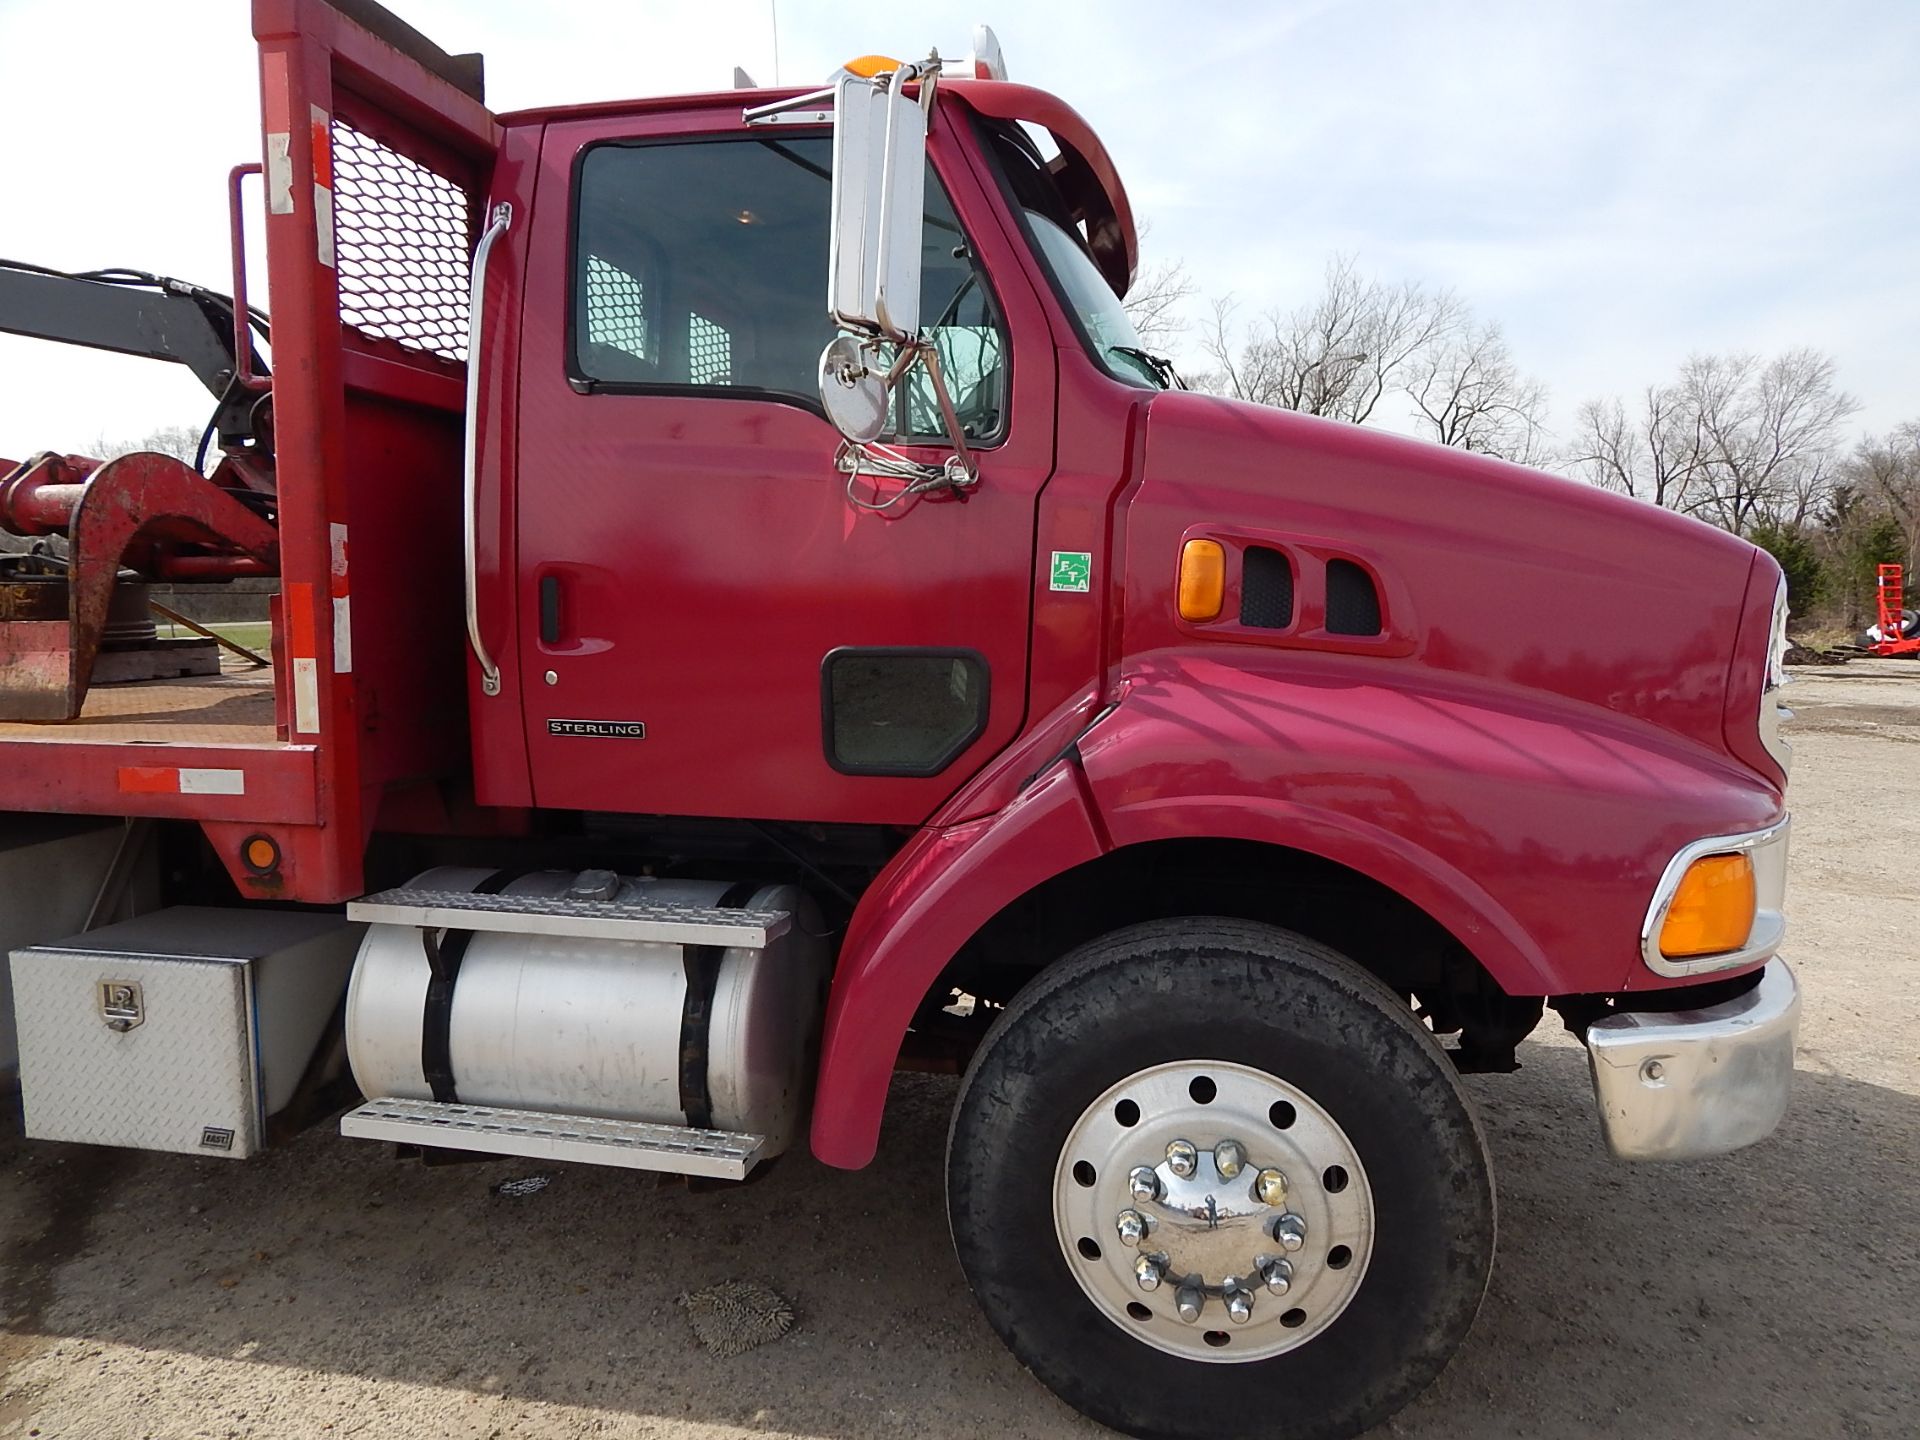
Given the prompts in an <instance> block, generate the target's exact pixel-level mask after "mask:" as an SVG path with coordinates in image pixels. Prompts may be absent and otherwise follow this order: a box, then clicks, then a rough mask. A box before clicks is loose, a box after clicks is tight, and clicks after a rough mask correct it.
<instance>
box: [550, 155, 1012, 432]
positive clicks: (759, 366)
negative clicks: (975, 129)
mask: <svg viewBox="0 0 1920 1440" xmlns="http://www.w3.org/2000/svg"><path fill="white" fill-rule="evenodd" d="M832 155H833V142H832V140H831V139H830V138H829V137H827V136H824V135H818V136H782V137H778V138H775V137H772V136H759V135H754V136H748V137H741V138H737V139H736V138H728V139H719V140H704V141H696V142H690V143H687V142H683V143H658V142H636V143H630V144H629V143H615V144H603V145H596V146H594V147H593V148H591V149H589V150H588V151H587V153H586V155H585V156H584V157H583V158H582V160H581V163H580V167H579V180H578V187H579V194H578V218H577V221H576V225H575V234H574V245H575V254H574V278H573V301H572V304H573V317H572V345H571V349H572V365H573V372H574V374H575V376H576V377H577V378H579V379H582V380H588V381H593V382H597V384H598V386H599V387H603V388H605V389H608V390H614V391H618V390H620V389H623V388H627V387H633V388H636V389H638V388H645V389H655V388H662V387H665V388H688V389H698V390H702V391H706V392H709V393H715V392H724V391H727V390H734V391H745V392H753V393H757V394H762V395H766V394H773V395H779V396H785V397H791V398H793V399H796V400H799V401H800V402H801V403H803V404H805V405H807V406H809V407H810V408H811V407H814V406H817V404H818V397H819V391H818V374H819V362H820V351H821V349H822V348H823V347H824V346H825V345H826V343H827V342H828V341H829V340H831V339H832V338H833V336H834V334H835V331H834V327H833V323H832V322H831V321H830V320H828V319H827V314H826V296H825V291H826V275H827V226H828V204H829V201H830V196H831V183H832V182H831V172H830V170H829V168H828V167H829V166H830V165H831V164H832ZM924 236H925V240H924V251H923V259H922V272H921V307H922V308H921V321H922V324H923V325H924V326H925V327H926V328H927V330H928V331H929V333H931V335H932V336H933V338H934V340H935V343H936V344H937V345H938V346H939V350H940V358H941V360H942V361H943V362H944V365H945V373H946V376H947V381H948V389H949V393H950V394H951V395H952V396H953V399H954V402H955V406H956V408H957V409H958V410H959V412H960V415H961V419H962V423H963V424H964V425H965V427H966V432H967V437H968V438H969V439H970V440H974V441H983V442H984V441H991V440H993V439H996V438H998V436H999V435H1000V434H1001V432H1002V430H1003V428H1004V419H1005V411H1006V404H1007V401H1006V395H1007V347H1006V340H1005V330H1004V327H1003V326H1002V324H1001V322H1000V318H999V312H998V310H997V309H996V307H995V305H994V302H993V297H992V294H991V292H990V291H989V290H988V288H987V285H986V281H985V279H984V277H983V276H982V275H980V273H979V272H978V270H977V268H976V267H975V265H974V262H973V258H972V251H971V249H970V247H969V246H968V244H967V240H966V236H965V234H964V233H963V232H962V231H961V228H960V224H959V221H958V219H957V218H956V217H955V215H954V212H953V206H952V204H951V203H950V202H949V201H948V199H947V195H946V191H945V190H944V189H943V188H942V186H941V185H940V183H939V180H938V178H937V177H936V176H935V175H934V174H933V173H932V171H931V170H929V172H928V175H927V215H926V225H925V229H924ZM894 430H895V433H896V434H897V435H900V436H939V435H941V434H942V433H943V430H944V427H943V425H942V422H941V417H940V410H939V406H938V404H937V403H936V402H935V400H934V396H933V390H932V387H931V386H930V385H929V384H928V383H927V381H926V378H925V375H924V373H916V374H915V376H914V377H913V379H912V380H911V381H910V382H909V383H908V384H906V385H904V386H903V387H902V388H901V390H900V393H899V395H898V398H897V401H896V410H895V416H894Z"/></svg>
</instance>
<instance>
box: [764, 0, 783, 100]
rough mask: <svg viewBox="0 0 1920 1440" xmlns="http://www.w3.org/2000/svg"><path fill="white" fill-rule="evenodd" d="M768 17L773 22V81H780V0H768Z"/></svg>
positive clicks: (776, 83) (777, 82) (775, 82)
mask: <svg viewBox="0 0 1920 1440" xmlns="http://www.w3.org/2000/svg"><path fill="white" fill-rule="evenodd" d="M767 18H768V19H769V20H770V21H772V22H773V83H774V84H775V85H778V84H779V83H780V0H767Z"/></svg>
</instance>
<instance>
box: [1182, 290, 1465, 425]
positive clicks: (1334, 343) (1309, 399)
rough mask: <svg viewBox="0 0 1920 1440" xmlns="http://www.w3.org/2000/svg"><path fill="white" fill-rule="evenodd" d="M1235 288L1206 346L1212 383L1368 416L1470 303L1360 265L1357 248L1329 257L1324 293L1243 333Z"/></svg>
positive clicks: (1341, 415)
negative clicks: (1373, 274) (1371, 273)
mask: <svg viewBox="0 0 1920 1440" xmlns="http://www.w3.org/2000/svg"><path fill="white" fill-rule="evenodd" d="M1235 313H1236V306H1235V304H1234V302H1233V300H1232V298H1231V297H1229V298H1227V299H1225V300H1220V301H1216V302H1215V303H1214V307H1213V319H1212V323H1211V325H1210V327H1209V329H1208V332H1207V335H1206V337H1205V339H1204V340H1203V341H1202V346H1203V348H1204V349H1205V351H1206V353H1207V356H1208V358H1209V359H1210V360H1211V361H1212V362H1213V364H1214V365H1215V367H1217V368H1216V369H1215V370H1214V372H1213V373H1212V375H1211V376H1210V377H1209V379H1210V382H1211V387H1212V388H1216V389H1219V390H1221V391H1222V392H1224V393H1226V394H1230V395H1233V396H1235V397H1237V398H1239V399H1242V400H1251V401H1254V402H1255V403H1257V404H1262V405H1277V406H1280V407H1282V408H1284V409H1288V410H1303V411H1305V412H1307V413H1308V414H1311V415H1325V416H1329V417H1331V418H1333V419H1338V420H1348V421H1351V422H1353V423H1354V424H1356V425H1358V424H1364V423H1366V421H1368V420H1369V419H1371V418H1372V416H1373V413H1374V411H1375V409H1376V407H1378V405H1379V404H1380V401H1381V399H1382V398H1383V397H1384V396H1385V395H1386V394H1387V393H1388V391H1389V390H1391V389H1393V388H1394V387H1395V386H1396V385H1397V384H1399V383H1400V381H1401V378H1402V376H1403V375H1404V374H1405V372H1406V370H1407V368H1408V366H1409V365H1410V364H1412V363H1413V362H1415V361H1416V360H1417V359H1418V357H1420V356H1422V355H1425V354H1427V353H1429V352H1431V351H1432V350H1434V349H1435V348H1436V347H1438V346H1440V345H1442V344H1444V343H1445V342H1447V341H1449V340H1450V339H1452V338H1453V337H1454V336H1456V335H1457V334H1458V333H1459V332H1460V331H1461V330H1462V328H1463V327H1464V324H1465V320H1466V309H1465V307H1464V306H1463V305H1462V304H1461V303H1460V300H1459V298H1458V297H1457V296H1456V295H1454V293H1453V292H1452V291H1450V290H1440V291H1435V290H1429V289H1427V288H1426V287H1425V286H1424V285H1421V284H1420V283H1419V282H1418V281H1400V282H1397V283H1388V282H1385V281H1380V280H1374V279H1371V278H1369V277H1367V276H1364V275H1362V274H1360V272H1359V271H1358V270H1357V269H1356V268H1355V266H1354V263H1353V260H1352V258H1351V257H1349V256H1336V257H1335V258H1334V259H1333V260H1332V261H1330V262H1329V263H1328V265H1327V272H1326V280H1325V284H1324V286H1323V287H1322V290H1321V293H1320V296H1319V298H1318V299H1316V300H1315V301H1314V302H1313V303H1312V304H1309V305H1306V306H1303V307H1301V308H1300V309H1298V310H1294V311H1291V312H1284V313H1283V312H1281V311H1279V310H1269V311H1267V312H1265V313H1264V314H1262V315H1260V316H1258V317H1256V318H1255V319H1254V320H1253V321H1252V322H1251V323H1250V324H1249V326H1248V327H1247V332H1246V334H1245V335H1241V334H1240V333H1239V330H1238V327H1237V326H1236V324H1235Z"/></svg>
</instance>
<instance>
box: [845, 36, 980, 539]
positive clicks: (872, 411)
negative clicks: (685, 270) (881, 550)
mask: <svg viewBox="0 0 1920 1440" xmlns="http://www.w3.org/2000/svg"><path fill="white" fill-rule="evenodd" d="M940 67H941V61H940V57H939V55H938V54H934V55H931V56H929V57H928V58H927V60H926V62H925V63H924V64H920V65H900V66H897V67H896V68H895V69H893V70H890V71H886V72H883V73H881V74H878V75H874V76H871V77H867V76H862V75H855V74H851V73H847V72H842V73H841V75H840V77H839V78H838V79H837V80H836V81H835V82H834V86H833V201H832V220H831V227H832V228H831V231H830V234H829V238H828V243H827V314H828V315H829V316H831V317H832V319H833V322H834V323H835V324H836V325H838V326H840V327H841V328H842V329H843V330H847V331H850V332H852V333H850V334H846V335H841V336H839V337H838V338H836V339H835V340H833V341H832V342H831V343H829V344H828V346H827V348H826V350H825V351H824V352H823V353H822V354H821V356H820V403H821V406H822V407H823V408H824V409H825V411H826V414H827V418H828V419H829V420H830V421H831V422H832V423H833V426H834V428H835V429H837V430H838V431H839V432H840V435H841V438H842V439H843V440H844V441H845V443H844V444H843V445H842V446H841V447H840V453H839V456H838V457H837V459H836V464H837V465H838V466H839V468H840V469H841V470H843V471H844V472H845V473H846V475H847V498H848V499H849V500H852V501H853V502H854V503H855V504H857V505H860V506H862V508H865V509H869V510H886V509H890V508H891V507H892V506H894V505H895V504H898V503H899V502H900V501H901V500H904V499H906V498H907V497H908V496H910V495H923V494H926V493H927V492H928V491H930V490H936V489H946V490H966V489H969V488H971V487H972V486H973V485H974V484H975V483H976V482H977V481H978V479H979V472H978V470H977V468H976V466H975V463H974V458H973V455H972V454H971V452H969V450H968V449H967V440H966V435H965V433H964V432H963V430H962V428H961V424H960V419H959V416H958V415H956V414H955V413H954V408H953V401H952V399H951V398H950V397H949V396H948V394H947V386H946V381H945V379H944V378H943V377H942V376H941V373H940V352H939V350H938V349H937V348H936V347H935V346H934V345H933V344H932V343H931V342H929V341H927V340H925V339H923V338H922V337H921V334H920V259H921V257H920V242H921V231H922V229H923V228H924V225H925V220H926V202H927V194H926V192H927V114H928V112H929V111H930V110H931V109H932V107H933V98H934V86H935V84H936V83H937V80H938V77H939V74H940ZM914 80H918V81H919V82H920V95H919V98H918V99H915V100H909V99H908V98H907V96H906V95H905V94H904V93H903V91H904V90H905V87H906V85H907V84H908V83H909V82H911V81H914ZM915 365H923V366H925V367H926V371H927V376H928V379H929V380H930V381H931V383H932V386H933V392H934V395H935V397H936V399H937V400H938V402H939V405H940V413H941V418H942V420H943V421H944V423H945V425H946V430H947V439H948V442H949V443H950V444H951V445H952V446H953V451H954V453H953V454H951V455H949V456H948V457H947V458H946V459H945V461H944V462H942V463H941V464H939V465H928V464H925V463H923V462H921V461H918V460H914V459H910V458H908V457H907V456H905V455H902V454H900V453H899V452H897V451H892V450H889V449H887V447H885V446H883V445H879V444H877V443H876V442H877V441H878V440H879V438H880V436H881V434H882V433H883V432H884V431H885V428H886V422H887V411H888V404H889V400H890V398H891V397H892V395H893V393H894V390H895V387H897V386H898V385H899V383H900V381H901V379H902V377H904V376H905V374H906V373H907V371H908V370H910V369H911V368H912V367H913V366H915ZM862 475H867V476H890V477H893V478H895V479H900V480H904V481H906V482H907V483H906V485H905V487H904V488H903V489H901V490H900V491H898V492H897V493H896V494H895V495H894V496H893V498H892V499H890V500H885V501H881V500H860V499H858V498H856V497H855V495H854V488H853V487H854V482H855V480H857V479H858V478H859V477H860V476H862Z"/></svg>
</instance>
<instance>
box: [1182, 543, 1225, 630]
mask: <svg viewBox="0 0 1920 1440" xmlns="http://www.w3.org/2000/svg"><path fill="white" fill-rule="evenodd" d="M1226 594H1227V552H1226V551H1225V550H1224V549H1222V548H1221V546H1220V542H1219V541H1218V540H1189V541H1187V543H1186V544H1185V545H1184V546H1182V547H1181V550H1180V618H1181V619H1182V620H1211V619H1213V618H1214V617H1215V616H1216V615H1218V614H1219V613H1220V606H1221V603H1222V602H1223V601H1224V600H1225V599H1226Z"/></svg>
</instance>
